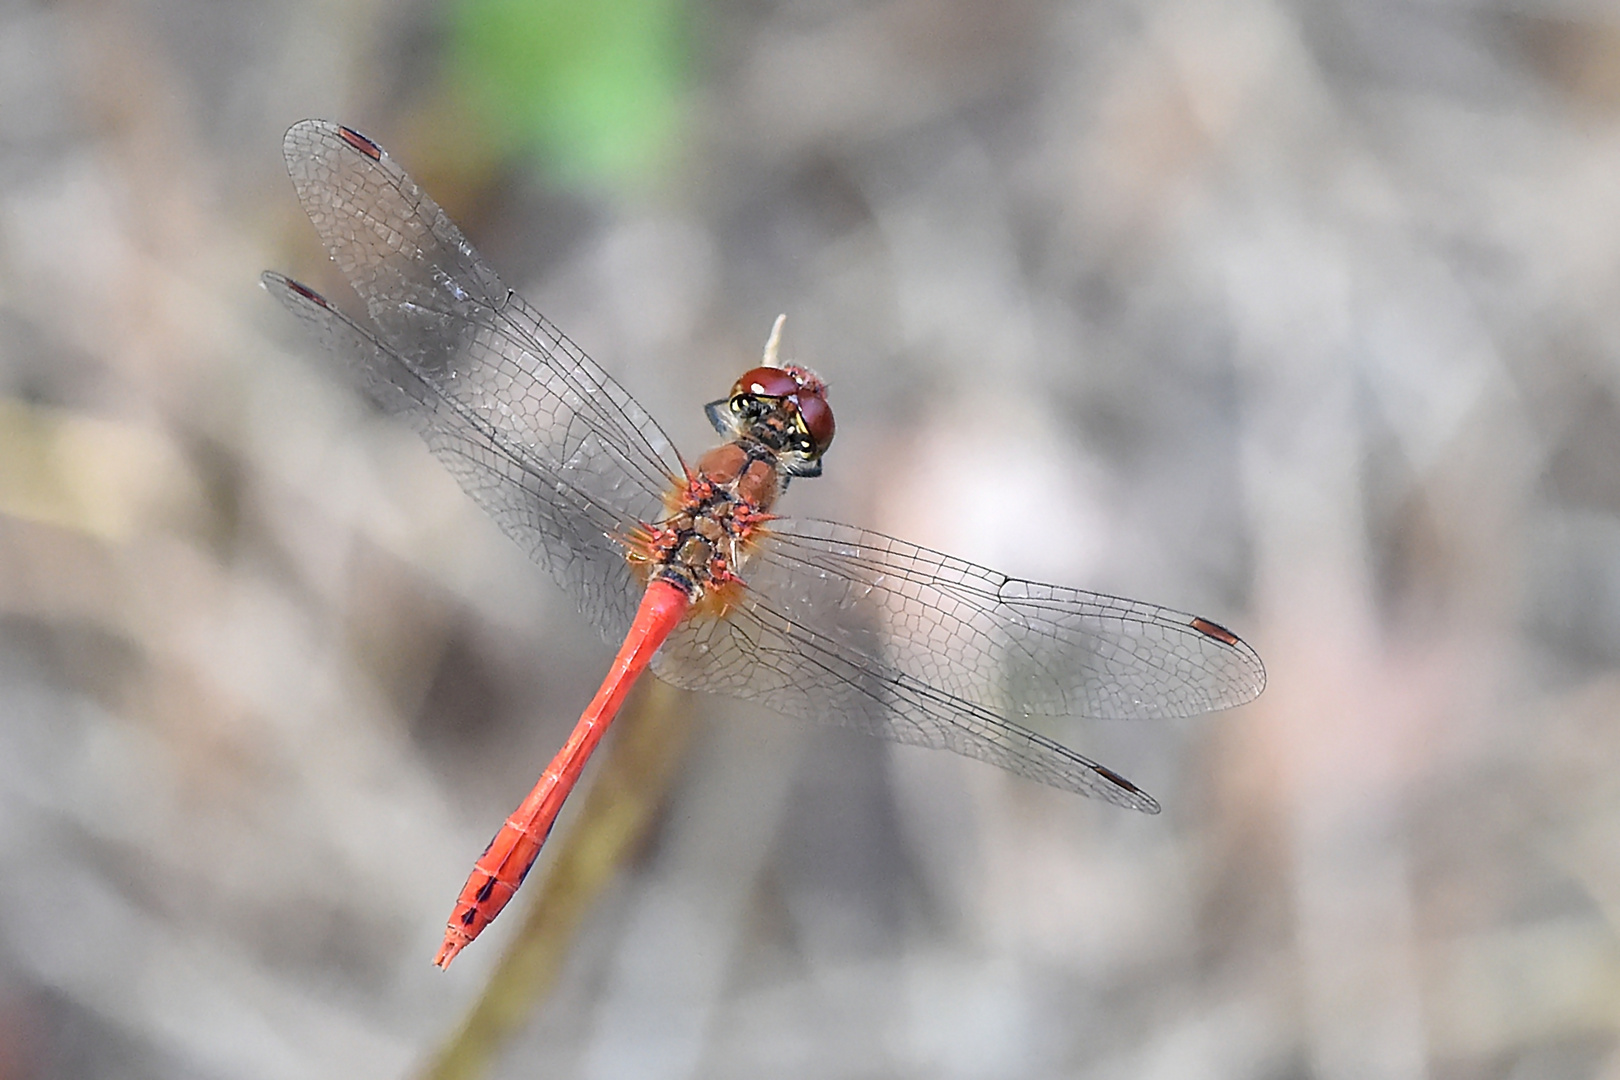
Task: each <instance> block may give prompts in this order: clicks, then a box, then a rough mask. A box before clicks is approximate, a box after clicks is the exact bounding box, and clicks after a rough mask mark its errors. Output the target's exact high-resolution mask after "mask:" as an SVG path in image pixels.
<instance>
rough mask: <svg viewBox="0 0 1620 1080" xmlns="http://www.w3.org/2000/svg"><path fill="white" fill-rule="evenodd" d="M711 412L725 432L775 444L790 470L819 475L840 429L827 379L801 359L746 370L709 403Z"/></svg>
mask: <svg viewBox="0 0 1620 1080" xmlns="http://www.w3.org/2000/svg"><path fill="white" fill-rule="evenodd" d="M708 414H709V422H710V423H711V424H713V425H714V429H715V430H716V431H718V432H720V434H722V435H726V436H729V437H731V438H747V439H752V440H754V441H756V442H760V443H763V444H764V445H766V446H768V447H770V448H771V449H772V450H774V451H775V452H776V454H777V457H778V459H779V461H780V463H781V466H782V469H783V471H784V472H786V473H787V474H788V475H790V476H819V475H820V474H821V455H822V454H825V453H826V452H827V447H828V446H830V445H832V440H833V432H834V431H835V430H836V425H835V424H834V422H833V414H832V407H831V406H830V405H828V404H827V384H826V383H825V382H824V381H822V379H821V377H820V376H819V375H817V374H816V373H815V372H813V371H811V370H810V369H809V368H805V367H800V366H798V365H797V364H789V365H787V366H786V367H757V368H754V369H753V370H751V371H747V372H744V373H743V376H742V378H740V379H738V380H737V382H736V384H735V385H733V386H732V388H731V394H730V395H729V396H728V397H727V398H726V399H725V400H724V401H715V402H711V403H710V404H709V406H708Z"/></svg>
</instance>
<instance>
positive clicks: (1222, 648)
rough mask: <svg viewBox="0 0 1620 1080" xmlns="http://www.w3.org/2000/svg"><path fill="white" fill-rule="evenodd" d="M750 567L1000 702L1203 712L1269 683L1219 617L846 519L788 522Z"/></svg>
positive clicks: (848, 631) (813, 617)
mask: <svg viewBox="0 0 1620 1080" xmlns="http://www.w3.org/2000/svg"><path fill="white" fill-rule="evenodd" d="M743 576H744V578H745V579H746V580H747V583H748V586H749V593H750V595H751V596H753V597H757V599H758V601H759V602H761V603H768V604H770V605H771V606H773V607H775V608H777V609H779V610H781V611H782V612H783V614H784V615H786V616H787V617H789V618H790V619H792V620H793V622H794V623H795V624H798V625H802V626H805V627H807V628H811V629H814V630H815V631H816V632H817V633H820V634H823V635H826V636H827V637H828V638H829V639H831V640H834V641H837V642H839V643H840V645H841V646H842V647H844V648H847V649H849V650H851V652H852V653H855V654H859V655H865V656H869V657H871V658H873V659H874V660H880V661H882V662H883V663H885V664H887V665H889V666H892V667H893V668H895V669H896V670H899V671H902V672H904V673H905V674H907V675H908V676H910V677H911V678H914V679H916V680H918V681H919V682H922V683H926V684H927V685H929V686H932V687H935V688H936V689H938V690H940V691H942V692H944V693H947V694H950V695H952V696H953V697H958V698H962V699H964V700H967V701H971V702H973V703H974V704H976V705H979V706H981V707H986V708H992V709H996V710H998V711H1010V712H1013V713H1016V714H1019V715H1026V716H1087V717H1094V718H1099V719H1151V718H1157V717H1176V716H1196V715H1198V714H1199V713H1206V712H1212V711H1214V710H1216V709H1225V708H1230V707H1232V706H1234V705H1241V704H1243V703H1244V702H1246V701H1250V700H1252V699H1253V698H1254V697H1255V696H1257V695H1258V694H1259V693H1260V691H1261V690H1262V689H1263V688H1264V687H1265V681H1266V673H1265V668H1264V666H1263V665H1262V664H1261V663H1260V657H1259V656H1257V655H1256V654H1255V651H1254V650H1253V649H1252V648H1250V647H1249V646H1248V645H1247V644H1246V643H1245V642H1243V641H1242V640H1240V639H1239V638H1238V637H1237V636H1236V635H1234V634H1232V633H1231V632H1230V631H1227V630H1225V629H1224V628H1222V627H1220V626H1219V625H1217V624H1216V623H1213V622H1211V621H1209V620H1207V619H1203V618H1200V617H1198V616H1195V615H1190V614H1187V613H1186V612H1181V611H1174V610H1172V609H1170V608H1164V607H1159V606H1157V605H1154V604H1144V603H1142V602H1140V601H1137V600H1127V599H1124V598H1122V597H1117V596H1108V595H1105V594H1103V593H1094V592H1086V591H1084V590H1081V589H1070V588H1065V587H1064V586H1061V585H1047V584H1043V583H1041V582H1035V581H1025V580H1023V579H1020V578H1012V577H1008V576H1007V575H1005V574H1001V573H998V572H997V571H995V570H990V569H987V568H986V567H983V566H978V565H976V564H974V563H971V562H968V561H967V560H965V559H958V558H956V557H954V556H951V555H945V554H942V553H940V552H937V551H932V550H930V549H928V548H924V547H919V546H917V545H916V544H911V543H907V542H906V541H904V540H896V539H894V538H893V537H889V536H884V535H883V534H881V533H875V532H870V531H868V530H866V529H857V528H854V527H852V526H849V525H840V524H837V523H836V522H829V521H813V520H793V519H784V520H781V521H778V522H774V523H773V525H772V529H771V536H770V538H769V539H768V540H767V541H766V542H765V543H763V544H762V545H761V546H760V548H759V550H758V551H757V553H756V554H755V556H754V557H753V559H751V560H750V561H749V562H748V564H747V566H746V568H745V570H744V574H743Z"/></svg>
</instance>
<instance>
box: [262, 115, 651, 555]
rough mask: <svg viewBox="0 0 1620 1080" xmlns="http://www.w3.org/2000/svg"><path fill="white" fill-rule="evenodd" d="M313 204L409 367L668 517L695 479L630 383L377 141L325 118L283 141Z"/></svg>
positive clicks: (625, 497)
mask: <svg viewBox="0 0 1620 1080" xmlns="http://www.w3.org/2000/svg"><path fill="white" fill-rule="evenodd" d="M283 149H284V151H285V153H286V158H287V171H288V172H289V173H290V174H291V175H292V178H293V184H294V186H295V187H296V189H297V191H298V198H299V201H300V202H301V203H302V204H303V206H304V210H305V212H306V213H308V214H309V218H310V221H312V222H313V223H314V225H315V229H316V231H317V232H318V233H320V236H321V239H322V240H323V241H324V242H325V244H326V247H327V250H328V251H330V252H331V255H332V259H333V261H335V262H336V263H337V265H338V267H339V269H341V270H342V271H343V273H344V275H345V276H346V277H347V278H348V280H349V283H350V284H351V285H353V286H354V290H355V292H357V293H358V294H359V295H360V298H361V299H362V300H363V301H364V302H365V304H366V310H367V312H368V314H369V315H370V317H371V321H372V323H373V324H374V325H375V328H376V335H375V336H376V337H377V339H378V340H379V341H380V342H382V343H384V344H386V345H387V346H388V348H389V350H390V351H391V353H392V354H393V356H394V357H396V358H397V360H398V361H399V365H398V367H399V368H400V369H402V370H405V371H408V372H409V373H410V375H411V377H412V378H413V379H415V380H418V381H420V382H421V383H423V384H425V385H428V386H431V387H433V388H434V390H435V391H436V392H437V393H438V394H439V395H440V396H441V397H442V398H444V399H446V400H448V401H454V402H455V403H456V404H457V406H458V408H459V409H460V410H462V412H463V414H464V415H466V416H467V417H470V418H475V419H476V421H477V424H478V426H479V427H480V429H484V430H488V431H490V432H492V433H494V434H496V435H498V436H499V437H500V438H501V440H502V441H503V442H504V444H506V445H507V446H509V447H512V448H516V449H520V450H521V451H522V453H523V455H524V457H525V460H528V461H533V462H539V463H543V465H544V466H545V468H546V470H547V471H549V472H553V473H556V474H558V475H562V476H565V477H567V479H568V482H569V483H570V484H571V485H572V486H573V487H574V488H575V489H577V490H579V491H581V492H585V493H587V494H588V495H589V496H590V497H591V499H592V500H593V501H595V502H597V503H599V504H601V505H602V506H605V507H608V508H611V509H612V510H613V511H614V512H615V514H616V515H617V516H618V518H619V519H620V520H621V521H624V522H629V523H634V522H637V521H643V520H645V521H651V520H655V519H657V518H658V517H660V516H662V513H663V509H662V497H663V494H664V492H665V491H666V490H667V488H668V487H669V485H670V483H671V482H672V478H673V477H676V476H680V475H682V474H683V470H682V467H681V463H680V458H679V456H678V455H677V454H676V453H675V451H674V449H673V448H672V447H671V446H670V443H669V439H668V438H667V437H666V436H665V435H664V433H663V431H662V430H660V429H659V427H658V425H657V424H656V423H655V422H654V421H653V420H652V418H651V417H650V416H648V415H647V413H646V412H645V411H644V410H643V409H642V408H641V406H640V405H638V404H637V403H636V401H635V399H634V398H632V397H631V396H630V395H629V394H628V393H627V392H625V390H624V389H623V387H621V386H619V384H618V383H617V382H615V381H614V380H613V378H612V377H611V376H609V375H608V374H607V373H606V372H605V371H603V370H602V369H601V368H600V367H598V366H597V365H596V364H595V363H594V362H593V361H592V360H591V359H590V357H588V356H586V355H585V353H584V352H583V351H582V350H581V349H580V348H579V347H578V346H577V345H575V344H574V343H573V342H572V341H570V340H569V339H568V338H567V337H566V336H564V335H563V333H562V332H561V331H559V330H558V329H557V328H556V327H555V326H554V325H553V324H552V323H551V322H550V321H549V320H547V319H546V318H545V317H544V316H543V315H541V314H540V313H539V312H537V311H535V310H534V309H533V308H532V307H530V306H529V305H528V304H527V303H525V302H524V301H523V299H522V298H521V297H519V296H518V295H517V294H516V293H514V292H513V291H512V290H511V289H509V288H507V286H506V284H505V283H504V282H502V281H501V279H500V277H499V276H498V275H497V274H496V273H495V271H494V270H493V269H491V268H490V266H489V265H488V264H487V263H485V262H484V260H483V259H482V258H481V257H480V256H479V254H478V252H477V251H476V250H474V248H473V246H472V245H471V244H470V243H468V242H467V238H466V237H464V236H463V235H462V234H461V230H460V229H458V228H456V226H455V224H454V223H453V222H451V220H450V219H449V217H447V216H446V215H445V213H444V211H443V210H441V209H440V208H439V206H438V204H437V203H435V202H434V201H433V200H432V199H430V198H428V196H427V195H426V194H425V193H423V191H422V190H421V188H419V187H417V185H416V183H415V182H414V181H413V180H412V179H411V178H410V177H409V176H408V175H406V173H405V171H404V170H403V169H401V168H400V167H399V165H398V164H397V163H395V161H394V160H393V158H391V157H390V156H389V155H388V154H387V153H386V152H385V151H383V150H382V149H380V148H379V147H377V146H376V145H375V144H374V143H372V142H371V141H370V140H369V139H366V138H365V136H363V135H359V134H358V133H356V132H353V131H351V130H349V129H348V128H344V127H340V126H339V125H337V124H333V123H329V122H326V121H321V120H305V121H302V122H300V123H298V124H295V125H293V127H292V128H290V129H288V131H287V137H286V140H285V142H284V145H283Z"/></svg>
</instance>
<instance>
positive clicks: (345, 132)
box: [338, 126, 382, 161]
mask: <svg viewBox="0 0 1620 1080" xmlns="http://www.w3.org/2000/svg"><path fill="white" fill-rule="evenodd" d="M338 137H339V138H340V139H342V140H343V141H344V142H346V143H348V144H349V145H350V146H352V147H354V148H355V149H356V150H358V151H360V152H361V153H362V154H364V155H366V157H368V158H370V159H371V160H372V161H381V160H382V147H380V146H378V145H377V144H376V143H374V142H372V141H371V140H370V139H368V138H366V137H365V136H364V135H362V134H360V133H359V132H358V131H355V130H354V129H353V128H346V127H342V126H339V127H338Z"/></svg>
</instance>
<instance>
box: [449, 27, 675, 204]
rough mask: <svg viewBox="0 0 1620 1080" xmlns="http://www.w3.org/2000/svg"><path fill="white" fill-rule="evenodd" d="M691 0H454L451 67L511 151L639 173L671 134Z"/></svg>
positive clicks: (574, 170) (573, 171) (559, 163)
mask: <svg viewBox="0 0 1620 1080" xmlns="http://www.w3.org/2000/svg"><path fill="white" fill-rule="evenodd" d="M685 14H686V9H685V4H684V2H683V0H455V2H454V4H453V6H452V8H451V19H452V23H451V56H450V73H451V77H452V79H453V80H454V81H455V84H456V87H457V89H458V90H459V91H460V92H461V93H463V94H464V95H465V96H466V97H467V99H468V101H469V103H470V104H471V105H472V107H473V109H474V110H475V112H476V114H477V116H478V117H479V121H480V123H481V124H483V125H484V126H485V127H486V129H487V131H486V133H487V135H488V136H489V138H490V139H491V141H492V142H494V143H495V144H496V146H497V148H498V149H501V150H524V151H533V150H539V151H540V152H541V153H543V154H544V155H545V157H546V160H547V165H548V167H549V168H550V169H551V170H552V171H553V172H554V173H555V174H557V175H558V176H559V177H561V178H563V179H571V180H575V181H593V180H601V179H609V180H632V181H633V180H635V179H637V178H638V177H641V176H644V175H646V174H647V173H649V172H650V171H651V170H652V169H653V168H655V167H656V166H657V164H658V163H659V161H660V159H661V158H662V157H663V155H664V154H665V153H666V152H667V151H668V149H669V148H670V146H671V145H672V144H673V135H674V133H675V131H676V129H677V126H678V124H679V121H680V99H681V91H682V89H683V88H684V86H685V78H686V68H687V55H688V54H687V37H686V34H685Z"/></svg>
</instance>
